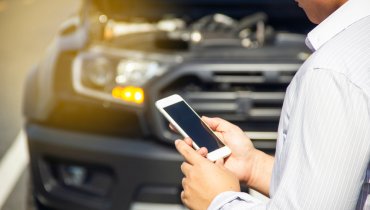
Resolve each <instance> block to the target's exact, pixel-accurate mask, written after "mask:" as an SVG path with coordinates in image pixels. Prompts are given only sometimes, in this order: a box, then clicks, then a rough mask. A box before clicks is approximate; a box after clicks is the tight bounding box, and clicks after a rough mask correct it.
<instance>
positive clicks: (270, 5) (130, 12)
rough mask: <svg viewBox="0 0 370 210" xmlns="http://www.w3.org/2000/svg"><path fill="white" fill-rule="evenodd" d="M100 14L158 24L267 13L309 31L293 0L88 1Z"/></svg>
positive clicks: (281, 25) (293, 27)
mask: <svg viewBox="0 0 370 210" xmlns="http://www.w3.org/2000/svg"><path fill="white" fill-rule="evenodd" d="M87 1H88V2H91V3H92V4H93V5H94V7H95V8H97V10H98V11H100V12H102V13H103V14H105V15H107V16H108V17H109V18H112V19H116V20H130V19H132V18H144V19H145V20H153V21H156V20H158V19H160V18H163V17H164V16H176V17H180V18H186V19H188V20H190V21H191V20H194V19H198V18H201V17H203V16H205V15H208V14H214V13H221V14H224V15H228V16H230V17H233V18H236V19H239V18H242V17H245V16H246V15H250V14H253V13H255V12H264V13H265V14H267V16H268V17H269V21H270V23H271V24H272V25H274V26H275V27H277V28H281V29H283V30H284V29H285V28H287V29H288V30H289V31H292V30H294V31H300V32H307V28H309V25H310V23H309V22H308V20H307V18H306V17H305V14H304V12H303V10H302V9H301V8H299V7H298V6H297V4H296V3H295V2H294V1H293V0H87Z"/></svg>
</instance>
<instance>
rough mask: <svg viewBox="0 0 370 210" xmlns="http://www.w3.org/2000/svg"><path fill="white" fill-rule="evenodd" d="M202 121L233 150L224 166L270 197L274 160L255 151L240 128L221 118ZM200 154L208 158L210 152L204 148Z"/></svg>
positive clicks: (242, 180)
mask: <svg viewBox="0 0 370 210" xmlns="http://www.w3.org/2000/svg"><path fill="white" fill-rule="evenodd" d="M202 120H203V121H204V122H205V123H206V124H207V125H208V126H209V127H210V128H211V129H212V130H213V131H214V132H215V133H216V135H217V136H218V137H219V138H220V139H221V141H223V143H224V144H225V145H226V146H228V147H229V148H230V150H231V155H230V156H229V157H227V158H226V159H225V162H224V166H225V167H226V168H227V169H229V170H230V171H231V172H233V173H234V174H235V175H236V176H237V177H238V179H239V180H240V181H241V182H244V183H246V184H247V185H248V186H249V187H251V188H253V189H255V190H257V191H259V192H261V193H262V194H264V195H266V196H269V188H270V179H271V174H272V167H273V163H274V158H273V157H272V156H270V155H267V154H265V153H263V152H261V151H260V150H257V149H255V148H254V146H253V143H252V142H251V140H250V139H249V137H248V136H247V135H246V134H245V133H244V132H243V131H242V130H241V129H240V128H239V127H238V126H236V125H234V124H232V123H230V122H228V121H226V120H223V119H220V118H208V117H202ZM184 141H185V142H186V143H187V144H188V145H190V146H191V145H192V140H191V139H189V138H185V139H184ZM198 153H199V154H201V155H202V156H203V157H206V156H207V153H208V151H207V149H206V148H204V147H203V148H200V149H199V150H198Z"/></svg>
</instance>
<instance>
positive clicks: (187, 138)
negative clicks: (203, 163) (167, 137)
mask: <svg viewBox="0 0 370 210" xmlns="http://www.w3.org/2000/svg"><path fill="white" fill-rule="evenodd" d="M184 141H185V143H186V144H187V145H189V146H191V147H192V146H193V140H191V138H189V137H186V138H184Z"/></svg>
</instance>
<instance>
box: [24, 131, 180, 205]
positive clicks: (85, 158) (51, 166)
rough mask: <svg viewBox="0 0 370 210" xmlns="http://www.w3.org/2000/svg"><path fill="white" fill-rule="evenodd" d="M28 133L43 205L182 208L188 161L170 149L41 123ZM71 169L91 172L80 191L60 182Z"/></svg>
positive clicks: (36, 190)
mask: <svg viewBox="0 0 370 210" xmlns="http://www.w3.org/2000/svg"><path fill="white" fill-rule="evenodd" d="M26 132H27V138H28V145H29V151H30V156H31V171H32V177H33V187H34V197H35V198H36V200H37V202H38V203H39V204H41V205H42V206H46V207H48V208H52V209H69V210H74V209H86V210H88V209H91V210H92V209H94V210H95V209H112V210H116V209H117V210H118V209H120V210H122V209H130V208H131V209H135V208H137V206H138V205H137V203H141V204H142V203H165V204H170V205H173V206H177V207H179V208H182V207H181V201H180V195H179V194H180V192H181V179H182V177H183V175H182V174H181V171H180V164H181V162H182V161H183V159H182V157H181V156H180V155H179V154H178V153H177V152H176V151H175V150H174V148H172V147H171V146H166V145H160V144H155V142H154V141H144V140H139V139H122V138H117V137H110V136H99V135H91V134H86V133H77V132H70V131H66V130H60V129H55V128H49V127H46V126H42V125H38V124H27V125H26ZM66 167H67V168H68V167H69V168H71V167H72V168H73V167H74V168H76V167H77V168H80V169H84V171H85V172H87V174H88V176H86V177H87V178H86V177H85V178H84V181H81V180H80V182H81V183H82V184H81V183H79V184H81V186H80V187H79V185H77V184H76V183H74V181H73V180H72V181H70V182H63V181H61V180H64V181H65V180H66V179H63V177H61V176H64V175H65V172H63V173H64V175H63V173H60V172H61V168H66ZM64 178H65V177H64ZM67 178H68V177H67ZM77 178H78V177H77ZM139 206H142V205H139ZM179 208H177V209H179Z"/></svg>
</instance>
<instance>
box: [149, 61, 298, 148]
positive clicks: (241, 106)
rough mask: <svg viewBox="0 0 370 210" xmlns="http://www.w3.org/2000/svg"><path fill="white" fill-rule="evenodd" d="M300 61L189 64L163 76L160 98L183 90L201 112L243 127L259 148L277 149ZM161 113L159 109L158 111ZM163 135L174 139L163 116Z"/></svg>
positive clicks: (183, 94)
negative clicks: (283, 110)
mask: <svg viewBox="0 0 370 210" xmlns="http://www.w3.org/2000/svg"><path fill="white" fill-rule="evenodd" d="M299 66H300V64H295V63H293V64H276V63H272V64H205V63H202V64H189V65H183V66H181V67H179V68H178V69H175V70H173V71H171V73H168V74H167V75H165V76H164V77H163V80H162V81H163V83H162V82H159V83H162V86H161V87H158V89H157V90H158V92H157V93H158V94H157V95H156V96H157V97H156V98H162V97H166V96H168V95H171V94H174V93H177V94H179V95H181V96H182V97H183V98H184V99H185V100H186V101H187V102H188V103H189V104H190V106H192V107H193V109H194V110H195V111H196V112H197V113H198V114H199V115H200V116H202V115H205V116H209V117H221V118H223V119H226V120H228V121H230V122H232V123H234V124H236V125H238V126H239V127H241V129H243V130H244V131H245V132H246V133H247V134H248V136H249V137H250V138H251V139H252V140H253V141H254V144H255V146H256V147H259V148H265V149H273V148H275V140H276V137H277V133H276V131H277V127H278V122H279V116H280V112H281V107H282V103H283V100H284V95H285V90H286V88H287V86H288V84H289V82H290V81H291V79H292V78H293V76H294V74H295V72H296V71H297V70H298V68H299ZM157 113H158V112H157ZM156 120H158V121H159V122H158V123H157V124H159V125H161V126H158V129H159V132H158V135H160V136H161V137H162V138H163V139H166V140H169V141H173V139H174V138H176V137H175V136H173V135H172V134H171V132H170V131H169V129H168V125H167V124H168V122H167V121H166V120H165V119H164V118H163V117H161V116H160V117H158V118H157V119H156Z"/></svg>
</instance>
